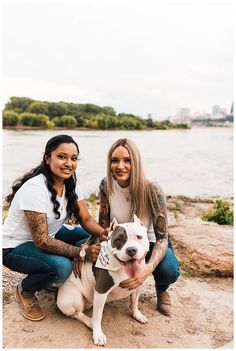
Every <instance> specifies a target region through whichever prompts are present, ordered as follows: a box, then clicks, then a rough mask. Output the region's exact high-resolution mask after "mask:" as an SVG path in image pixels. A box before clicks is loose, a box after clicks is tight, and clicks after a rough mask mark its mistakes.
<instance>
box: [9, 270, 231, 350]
mask: <svg viewBox="0 0 236 351" xmlns="http://www.w3.org/2000/svg"><path fill="white" fill-rule="evenodd" d="M232 282H233V281H232V279H231V278H226V279H222V278H221V279H220V278H211V279H199V278H198V279H196V278H195V279H193V278H187V277H183V276H182V277H181V278H179V280H178V282H177V283H176V284H174V285H173V286H172V287H171V288H170V293H171V297H172V302H173V314H172V316H171V317H165V316H162V315H161V314H160V313H159V312H157V311H156V310H155V306H156V297H155V292H154V283H153V279H152V278H151V277H150V278H149V279H148V280H147V281H146V282H145V285H144V286H143V289H142V294H141V297H140V303H139V304H140V309H141V311H142V312H143V313H144V314H145V315H146V316H147V317H148V320H149V322H148V324H146V325H142V324H139V323H138V322H136V321H135V320H133V319H132V317H131V316H130V313H129V298H126V299H124V300H120V301H115V302H111V303H109V304H107V305H106V306H105V311H104V317H103V323H102V324H103V329H104V332H105V333H106V335H107V337H108V342H107V344H106V347H107V348H222V347H224V346H225V347H226V346H227V347H233V342H232V339H233V283H232ZM39 297H40V300H41V301H42V306H43V308H44V311H45V312H46V314H47V316H46V318H45V319H44V320H43V321H41V322H31V321H28V320H26V319H24V318H23V317H22V316H21V315H20V313H19V307H18V305H17V303H16V302H15V301H14V299H13V297H12V296H11V297H10V300H9V303H6V304H5V305H4V307H3V312H4V317H3V344H4V347H5V348H94V347H95V348H96V346H94V344H93V342H92V339H91V332H90V330H89V329H88V328H87V327H86V326H84V325H83V324H81V323H80V322H78V321H76V320H72V319H70V318H68V317H66V316H64V315H62V314H61V312H60V311H59V310H58V309H57V307H56V305H55V303H54V294H53V293H48V292H41V293H40V295H39ZM89 314H91V311H89Z"/></svg>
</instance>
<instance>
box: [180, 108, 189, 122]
mask: <svg viewBox="0 0 236 351" xmlns="http://www.w3.org/2000/svg"><path fill="white" fill-rule="evenodd" d="M177 116H178V118H179V120H180V121H182V122H188V121H189V119H190V108H188V107H181V108H180V109H179V110H178V112H177Z"/></svg>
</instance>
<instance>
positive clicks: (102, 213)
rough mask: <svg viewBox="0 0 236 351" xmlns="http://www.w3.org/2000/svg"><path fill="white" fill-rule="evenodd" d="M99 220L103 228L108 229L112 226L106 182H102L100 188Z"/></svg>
mask: <svg viewBox="0 0 236 351" xmlns="http://www.w3.org/2000/svg"><path fill="white" fill-rule="evenodd" d="M99 198H100V206H99V219H98V222H99V224H100V225H101V226H102V227H103V228H108V227H109V226H110V205H109V202H108V194H107V188H106V182H105V181H104V180H102V182H101V184H100V187H99Z"/></svg>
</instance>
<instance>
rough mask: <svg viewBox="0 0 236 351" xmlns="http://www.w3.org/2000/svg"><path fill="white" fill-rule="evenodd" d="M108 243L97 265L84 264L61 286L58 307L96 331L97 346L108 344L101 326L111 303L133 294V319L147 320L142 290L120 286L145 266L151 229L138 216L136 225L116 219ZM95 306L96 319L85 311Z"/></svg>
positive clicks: (131, 298)
mask: <svg viewBox="0 0 236 351" xmlns="http://www.w3.org/2000/svg"><path fill="white" fill-rule="evenodd" d="M111 228H112V231H111V232H110V233H109V239H108V241H103V242H102V243H101V250H100V253H99V256H98V258H97V262H96V264H93V263H91V262H88V261H84V262H83V263H82V265H81V275H80V278H79V277H77V278H76V277H75V275H74V273H73V272H72V273H71V275H70V276H69V278H68V279H67V280H66V281H65V283H64V284H63V285H62V286H60V288H59V291H58V297H57V306H58V307H59V309H60V310H61V311H62V312H63V313H64V314H65V315H67V316H69V317H72V318H76V319H78V320H79V321H81V322H83V323H84V324H86V325H87V326H88V327H89V328H90V329H92V331H93V341H94V344H95V345H105V343H106V336H105V335H104V333H103V331H102V327H101V321H102V314H103V309H104V305H105V303H106V302H108V301H114V300H119V299H122V298H124V297H126V296H128V295H130V301H131V304H130V307H131V311H132V316H133V317H134V318H135V319H136V320H137V321H139V322H140V323H147V318H146V317H145V316H144V315H143V314H142V313H141V312H140V311H139V309H138V298H139V290H140V288H138V289H134V290H129V289H127V288H121V287H119V285H120V283H121V282H122V281H123V280H125V279H128V278H129V277H133V276H134V274H135V272H137V270H139V269H140V267H141V266H142V265H144V264H145V255H146V253H147V251H148V250H149V242H148V238H147V228H146V227H145V226H143V225H142V223H141V221H140V220H139V219H138V218H137V217H136V216H135V218H134V222H132V223H122V224H118V223H117V221H116V220H115V219H114V220H113V222H112V225H111ZM91 305H93V314H92V318H90V317H88V316H86V315H85V314H84V310H86V309H88V308H89V307H91Z"/></svg>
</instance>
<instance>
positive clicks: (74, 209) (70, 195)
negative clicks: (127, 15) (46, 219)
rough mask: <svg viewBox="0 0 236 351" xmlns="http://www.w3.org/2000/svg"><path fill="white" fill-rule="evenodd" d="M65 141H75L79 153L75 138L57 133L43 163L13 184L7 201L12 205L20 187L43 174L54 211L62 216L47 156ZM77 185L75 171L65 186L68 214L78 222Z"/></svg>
mask: <svg viewBox="0 0 236 351" xmlns="http://www.w3.org/2000/svg"><path fill="white" fill-rule="evenodd" d="M63 143H73V144H75V146H76V148H77V151H78V154H79V147H78V144H77V143H76V142H75V141H74V139H73V138H72V137H71V136H69V135H57V136H55V137H53V138H51V139H50V140H48V142H47V144H46V147H45V151H44V154H43V161H42V162H41V164H40V165H39V166H37V167H35V168H33V169H31V171H29V172H27V173H26V174H25V175H24V176H23V177H21V178H18V179H17V180H16V181H15V182H14V184H13V186H12V192H11V193H10V194H9V195H7V196H6V201H7V203H8V204H9V205H10V204H11V202H12V200H13V198H14V196H15V194H16V192H17V191H18V190H19V189H20V187H21V186H22V185H23V184H24V183H25V182H26V181H27V180H29V179H31V178H33V177H35V176H37V175H39V174H41V173H42V174H43V175H44V176H45V177H46V185H47V188H48V190H49V191H50V193H51V201H52V203H53V211H54V212H55V214H56V218H57V219H58V218H60V212H59V211H58V208H59V206H60V204H59V202H58V201H57V199H56V197H57V192H56V190H55V189H54V188H53V184H54V180H53V178H52V172H51V169H50V167H49V165H48V164H47V162H46V158H48V157H50V156H51V153H52V151H54V150H56V149H57V148H58V146H59V145H61V144H63ZM75 186H76V174H75V173H74V174H73V175H72V176H71V177H70V178H68V179H66V180H65V188H66V193H65V196H66V198H67V201H68V203H67V207H66V211H67V215H68V218H69V219H70V220H72V219H73V220H75V221H76V222H78V218H79V209H78V206H77V199H78V196H77V195H76V193H75Z"/></svg>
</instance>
